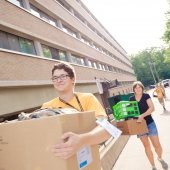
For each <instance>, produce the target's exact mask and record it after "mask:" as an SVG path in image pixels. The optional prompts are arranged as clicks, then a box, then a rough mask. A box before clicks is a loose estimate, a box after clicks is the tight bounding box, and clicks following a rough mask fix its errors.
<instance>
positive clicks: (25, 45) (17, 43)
mask: <svg viewBox="0 0 170 170" xmlns="http://www.w3.org/2000/svg"><path fill="white" fill-rule="evenodd" d="M0 48H4V49H9V50H13V51H19V52H24V53H28V54H36V52H35V48H34V43H33V41H31V40H28V39H25V38H21V37H19V36H16V35H13V34H9V33H6V32H3V31H0Z"/></svg>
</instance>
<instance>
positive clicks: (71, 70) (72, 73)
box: [52, 63, 75, 79]
mask: <svg viewBox="0 0 170 170" xmlns="http://www.w3.org/2000/svg"><path fill="white" fill-rule="evenodd" d="M55 70H64V71H65V72H67V74H68V75H69V77H70V78H71V79H72V78H75V71H74V68H73V67H72V66H71V65H70V64H66V63H58V64H55V65H54V67H53V69H52V76H53V74H54V71H55Z"/></svg>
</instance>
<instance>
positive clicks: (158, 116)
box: [112, 87, 170, 170]
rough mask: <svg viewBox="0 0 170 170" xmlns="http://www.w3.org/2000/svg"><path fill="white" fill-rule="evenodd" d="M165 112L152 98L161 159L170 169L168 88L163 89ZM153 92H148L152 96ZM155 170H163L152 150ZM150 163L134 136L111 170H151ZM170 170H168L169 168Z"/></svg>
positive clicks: (169, 92) (169, 96) (169, 91)
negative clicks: (165, 99) (164, 93)
mask: <svg viewBox="0 0 170 170" xmlns="http://www.w3.org/2000/svg"><path fill="white" fill-rule="evenodd" d="M165 91H166V95H167V101H166V102H165V105H166V109H167V111H164V110H163V108H162V106H161V105H160V104H159V102H158V100H157V98H153V97H152V99H153V102H154V105H155V111H154V112H153V114H152V115H153V118H154V120H155V122H156V124H157V127H158V131H159V137H160V142H161V144H162V147H163V158H164V160H165V161H166V162H167V163H168V165H169V167H170V87H168V88H166V89H165ZM152 92H153V90H150V91H149V94H150V95H151V96H152ZM152 150H153V149H152ZM153 153H154V158H155V164H156V167H157V170H163V169H162V167H161V165H160V163H159V162H158V160H157V155H156V153H155V151H154V150H153ZM151 169H152V168H151V166H150V163H149V161H148V159H147V157H146V155H145V152H144V148H143V145H142V144H141V142H140V140H139V139H138V138H137V137H136V135H134V136H131V137H130V139H129V141H128V143H127V144H126V146H125V148H124V149H123V151H122V153H121V155H120V156H119V158H118V160H117V162H116V164H115V166H114V167H113V169H112V170H151ZM169 169H170V168H169Z"/></svg>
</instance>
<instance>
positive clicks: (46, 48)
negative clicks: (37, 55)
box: [42, 45, 52, 58]
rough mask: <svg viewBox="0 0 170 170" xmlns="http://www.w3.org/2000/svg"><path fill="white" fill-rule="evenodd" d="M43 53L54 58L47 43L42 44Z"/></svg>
mask: <svg viewBox="0 0 170 170" xmlns="http://www.w3.org/2000/svg"><path fill="white" fill-rule="evenodd" d="M42 50H43V55H44V57H47V58H52V55H51V51H50V48H49V47H48V46H46V45H42Z"/></svg>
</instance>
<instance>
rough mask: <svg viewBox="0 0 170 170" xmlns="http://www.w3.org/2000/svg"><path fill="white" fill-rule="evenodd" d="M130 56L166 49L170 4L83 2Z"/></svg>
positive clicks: (108, 0) (161, 1)
mask: <svg viewBox="0 0 170 170" xmlns="http://www.w3.org/2000/svg"><path fill="white" fill-rule="evenodd" d="M82 2H83V3H84V4H85V5H86V7H87V8H88V9H89V10H90V11H91V13H92V14H93V15H94V16H95V17H96V18H97V19H98V20H99V21H100V23H101V24H102V25H103V26H104V27H105V28H106V29H107V30H108V31H109V33H110V34H111V35H112V36H113V37H114V38H115V39H116V40H117V41H118V43H119V44H120V45H121V46H122V47H123V48H124V49H125V50H126V52H127V53H128V54H136V53H138V52H139V51H142V50H144V49H149V48H150V47H160V46H162V45H164V42H163V41H162V40H161V37H162V36H163V33H164V31H165V25H166V16H165V13H166V12H167V11H168V9H169V8H168V7H169V5H168V2H167V0H82Z"/></svg>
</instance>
